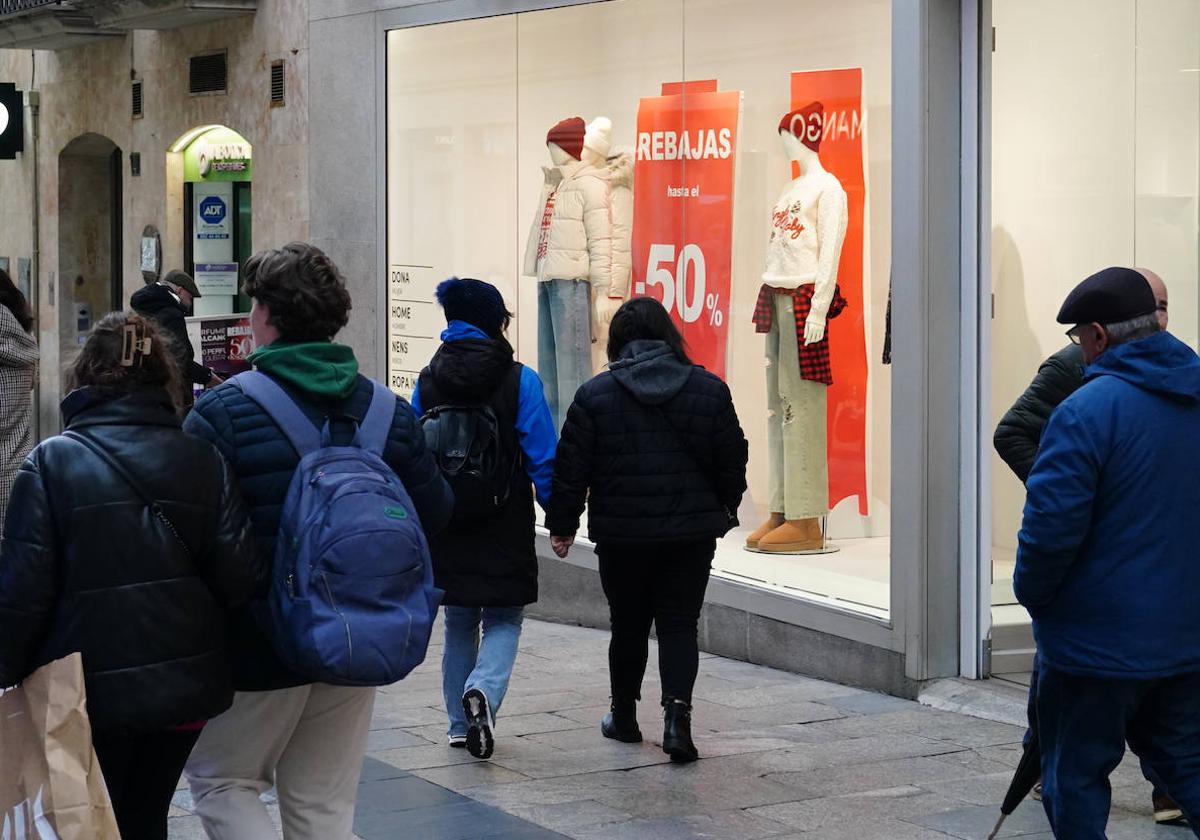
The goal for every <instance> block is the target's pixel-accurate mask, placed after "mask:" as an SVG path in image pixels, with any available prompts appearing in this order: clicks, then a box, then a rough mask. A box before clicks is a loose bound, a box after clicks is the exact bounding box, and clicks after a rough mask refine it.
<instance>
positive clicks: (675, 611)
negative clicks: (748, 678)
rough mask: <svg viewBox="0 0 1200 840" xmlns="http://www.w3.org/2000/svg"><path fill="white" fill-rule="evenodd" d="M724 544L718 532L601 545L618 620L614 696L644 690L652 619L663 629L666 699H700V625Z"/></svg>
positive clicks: (612, 655)
mask: <svg viewBox="0 0 1200 840" xmlns="http://www.w3.org/2000/svg"><path fill="white" fill-rule="evenodd" d="M716 547H717V543H716V540H711V539H710V540H699V541H694V542H682V543H637V544H634V543H615V542H607V541H606V542H600V543H598V544H597V545H596V555H597V557H598V558H599V560H600V582H601V584H602V585H603V586H604V594H605V596H606V597H607V598H608V609H609V615H610V618H611V622H612V640H611V642H610V643H609V646H608V670H609V677H610V679H611V680H612V696H613V701H614V702H617V703H628V702H633V701H635V700H640V699H641V697H642V677H643V676H645V673H646V659H647V657H648V655H649V638H650V626H651V624H653V625H654V627H655V630H656V631H657V634H658V671H659V676H660V677H661V679H662V693H663V701H664V702H666V701H667V700H682V701H683V702H685V703H691V702H692V688H693V687H694V686H695V685H696V673H697V672H698V671H699V668H700V648H699V645H698V643H697V641H696V627H697V623H698V622H699V620H700V608H701V607H702V606H703V604H704V590H705V589H706V588H708V575H709V572H710V570H711V567H712V559H713V554H714V553H715V552H716Z"/></svg>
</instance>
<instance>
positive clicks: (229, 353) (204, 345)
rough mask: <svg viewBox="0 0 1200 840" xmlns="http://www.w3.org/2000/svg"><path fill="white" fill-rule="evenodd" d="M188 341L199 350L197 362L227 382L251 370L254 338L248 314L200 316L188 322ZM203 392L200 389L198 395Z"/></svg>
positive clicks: (197, 389)
mask: <svg viewBox="0 0 1200 840" xmlns="http://www.w3.org/2000/svg"><path fill="white" fill-rule="evenodd" d="M187 329H188V339H189V340H190V341H191V342H192V347H193V348H195V350H196V361H197V362H199V363H200V364H201V365H203V366H204V367H206V368H210V369H211V370H215V371H216V372H217V375H218V376H220V377H221V378H222V379H228V378H229V377H231V376H235V375H237V374H239V373H242V372H244V371H247V370H250V367H251V365H250V362H249V361H248V359H249V358H250V354H251V353H253V352H254V349H255V344H254V335H253V333H252V332H251V330H250V318H249V316H247V315H224V316H220V317H206V316H198V317H195V318H188V319H187ZM200 390H202V389H200V388H199V387H198V386H197V388H196V392H197V393H199V391H200Z"/></svg>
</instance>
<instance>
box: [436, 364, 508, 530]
mask: <svg viewBox="0 0 1200 840" xmlns="http://www.w3.org/2000/svg"><path fill="white" fill-rule="evenodd" d="M434 387H435V390H436V385H435V386H434ZM520 387H521V365H520V364H519V363H516V362H514V363H513V365H512V367H511V368H510V370H509V372H508V373H507V374H505V376H504V379H503V381H502V382H501V383H500V386H499V388H497V389H496V392H495V393H494V394H493V395H492V397H491V398H489V399H488V400H486V401H484V402H479V403H469V404H467V403H445V404H439V405H433V406H429V404H428V403H427V402H426V395H427V394H428V393H429V389H427V388H424V387H422V388H421V405H422V406H423V407H426V410H425V413H424V414H423V415H422V416H421V428H422V429H423V430H424V433H425V446H426V448H427V449H428V450H429V451H430V452H431V453H432V454H433V459H434V461H436V462H437V465H438V468H439V469H440V470H441V471H442V475H444V476H445V477H446V481H447V482H448V483H449V484H450V487H451V489H452V490H453V491H454V520H455V521H456V522H459V523H461V522H471V521H476V520H480V519H486V518H487V517H489V516H491V515H492V514H494V513H496V512H497V511H498V510H500V509H501V508H503V507H504V505H505V504H507V502H508V499H509V496H510V495H511V494H512V488H513V479H514V477H515V476H516V473H517V469H518V467H519V466H520V462H521V457H520V451H519V447H518V445H517V440H516V431H515V428H514V426H515V423H516V417H517V401H518V399H519V394H520ZM497 397H499V400H497V399H496V398H497ZM495 404H499V405H501V406H503V407H504V410H503V413H504V414H506V415H507V416H504V417H498V416H497V415H496V411H495V409H494V408H493V405H495Z"/></svg>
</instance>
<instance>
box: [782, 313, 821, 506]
mask: <svg viewBox="0 0 1200 840" xmlns="http://www.w3.org/2000/svg"><path fill="white" fill-rule="evenodd" d="M774 307H775V311H774V312H773V313H772V318H771V331H770V332H768V333H767V456H768V458H769V459H770V462H771V469H770V481H771V492H770V494H769V500H768V504H769V505H770V510H771V512H772V513H782V514H783V515H784V516H785V517H786V518H787V519H814V518H817V517H821V516H826V515H828V513H829V463H828V456H827V451H826V450H827V448H828V447H827V441H826V437H825V435H826V426H827V420H826V409H825V407H826V401H827V396H828V395H827V390H828V386H826V385H825V384H824V383H822V382H811V381H809V380H807V379H803V378H802V377H801V376H800V346H799V343H798V341H797V339H796V315H795V311H794V309H793V302H792V298H791V297H790V296H788V295H775V298H774Z"/></svg>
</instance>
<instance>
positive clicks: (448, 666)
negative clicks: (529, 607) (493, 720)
mask: <svg viewBox="0 0 1200 840" xmlns="http://www.w3.org/2000/svg"><path fill="white" fill-rule="evenodd" d="M444 609H445V617H446V647H445V650H444V652H443V653H442V696H443V697H444V698H445V701H446V714H447V715H448V716H449V718H450V730H449V734H450V735H464V736H465V735H466V734H467V716H466V714H465V713H464V712H463V706H462V697H463V694H465V693H466V692H467V691H468V690H470V689H472V688H477V689H479V690H480V691H482V692H483V694H484V696H485V697H487V699H488V703H489V705H491V707H492V714H493V715H495V714H496V713H497V712H498V711H499V710H500V704H501V703H503V702H504V695H505V693H506V692H507V691H508V678H509V677H511V676H512V669H513V663H515V662H516V661H517V643H518V642H519V641H520V640H521V622H522V621H523V620H524V618H525V608H524V607H450V606H447V607H445V608H444ZM481 622H482V624H483V643H482V644H480V640H479V626H480V623H481Z"/></svg>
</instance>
